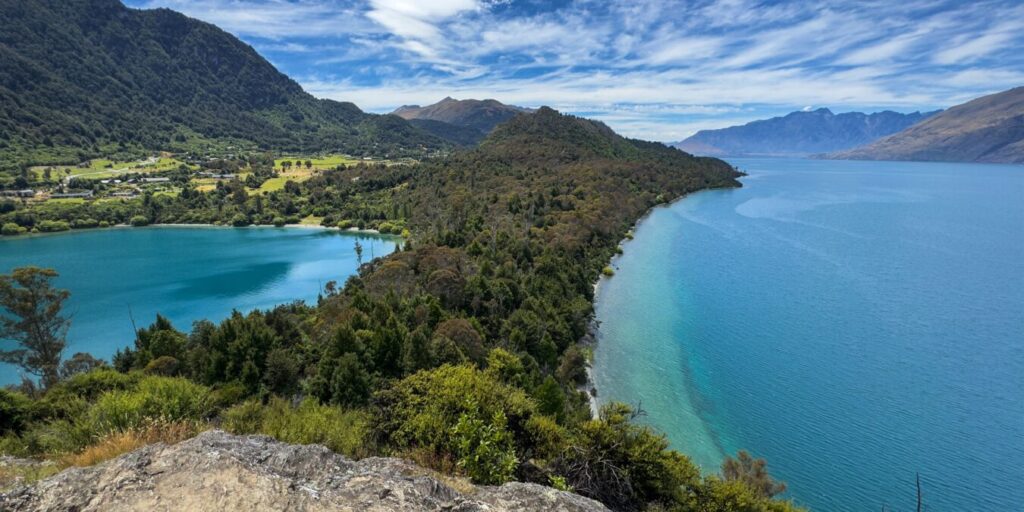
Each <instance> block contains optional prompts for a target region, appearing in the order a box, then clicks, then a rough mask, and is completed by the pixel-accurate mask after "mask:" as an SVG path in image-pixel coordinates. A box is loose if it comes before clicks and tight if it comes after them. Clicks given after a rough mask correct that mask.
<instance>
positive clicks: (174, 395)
mask: <svg viewBox="0 0 1024 512" xmlns="http://www.w3.org/2000/svg"><path fill="white" fill-rule="evenodd" d="M210 411H211V400H210V390H209V388H207V387H206V386H202V385H200V384H195V383H193V382H191V381H188V380H185V379H180V378H171V377H157V376H151V377H146V378H144V379H142V380H141V381H140V382H139V384H138V387H137V388H136V389H135V390H132V391H115V392H111V393H107V394H104V395H103V396H101V397H100V398H99V400H97V401H96V403H95V404H93V406H92V407H91V408H90V409H89V412H88V414H87V418H86V421H87V427H88V429H89V430H90V431H91V432H92V433H94V434H96V435H105V434H109V433H111V432H123V431H127V430H130V429H133V428H139V427H142V426H144V425H147V424H149V423H151V422H154V421H166V422H174V421H187V420H199V419H202V418H204V417H205V416H207V415H208V414H209V413H210Z"/></svg>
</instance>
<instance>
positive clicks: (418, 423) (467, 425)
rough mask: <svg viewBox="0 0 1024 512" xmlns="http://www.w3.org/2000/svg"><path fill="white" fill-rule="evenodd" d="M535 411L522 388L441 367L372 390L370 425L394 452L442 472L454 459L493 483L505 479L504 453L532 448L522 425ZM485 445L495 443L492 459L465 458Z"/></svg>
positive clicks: (477, 373)
mask: <svg viewBox="0 0 1024 512" xmlns="http://www.w3.org/2000/svg"><path fill="white" fill-rule="evenodd" d="M534 413H535V406H534V404H533V402H532V401H530V400H529V399H528V398H527V397H526V395H525V394H524V393H523V392H522V391H521V390H519V389H515V388H512V387H509V386H507V385H505V384H503V383H501V382H500V381H499V380H497V379H496V378H495V377H494V376H493V375H492V374H488V373H485V372H482V371H480V370H477V369H476V368H474V367H471V366H449V365H445V366H442V367H440V368H437V369H434V370H425V371H421V372H419V373H416V374H414V375H412V376H410V377H406V378H405V379H403V380H401V381H399V382H397V383H396V384H394V385H393V386H392V387H391V388H389V389H386V390H383V391H381V392H379V393H377V395H376V396H375V397H374V403H373V428H374V435H375V436H376V439H377V441H378V442H380V444H382V445H385V446H390V447H392V448H393V449H395V450H396V451H398V452H405V451H416V452H418V453H417V460H418V461H421V462H424V463H426V464H430V465H431V466H432V467H434V468H435V469H438V470H445V469H446V468H445V467H444V466H445V461H447V460H455V461H457V463H459V464H460V465H461V466H462V467H463V469H464V471H466V472H467V473H468V474H469V476H471V477H474V478H477V477H479V478H480V480H481V481H493V480H494V479H495V478H497V479H500V478H507V472H505V470H504V469H503V468H504V467H505V466H506V465H507V461H508V460H509V455H511V456H512V458H515V456H516V454H527V453H530V451H531V450H532V447H533V445H534V440H533V439H532V437H531V435H530V432H529V431H528V430H527V428H526V423H527V422H528V421H529V419H530V418H531V417H532V416H533V415H534ZM453 433H454V435H453ZM487 443H492V444H496V446H488V447H487V448H486V450H489V451H488V453H489V456H493V457H494V460H487V461H484V460H480V461H472V462H470V461H467V460H466V457H467V456H469V455H470V452H471V451H472V450H473V448H474V447H475V448H476V449H481V445H482V444H487ZM506 443H508V444H506ZM424 450H426V451H429V452H431V453H432V454H433V456H432V457H428V456H426V455H427V454H424V453H422V452H423V451H424ZM518 458H519V459H520V460H525V458H524V457H518ZM513 464H514V463H513ZM473 472H476V475H473V474H471V473H473Z"/></svg>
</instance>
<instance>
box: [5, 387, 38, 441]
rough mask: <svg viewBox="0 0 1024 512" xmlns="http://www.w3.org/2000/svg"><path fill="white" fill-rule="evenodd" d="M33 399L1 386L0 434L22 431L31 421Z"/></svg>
mask: <svg viewBox="0 0 1024 512" xmlns="http://www.w3.org/2000/svg"><path fill="white" fill-rule="evenodd" d="M31 411H32V400H30V399H29V398H28V397H27V396H25V395H23V394H21V393H18V392H15V391H8V390H6V389H2V388H0V435H2V434H5V433H8V432H13V433H15V434H16V433H18V432H21V431H22V430H23V429H24V428H25V425H26V424H27V423H28V422H29V419H30V417H31Z"/></svg>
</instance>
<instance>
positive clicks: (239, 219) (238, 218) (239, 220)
mask: <svg viewBox="0 0 1024 512" xmlns="http://www.w3.org/2000/svg"><path fill="white" fill-rule="evenodd" d="M249 224H251V222H250V221H249V217H246V216H245V215H243V214H241V213H238V214H235V216H234V217H231V225H232V226H234V227H236V228H240V227H243V226H248V225H249Z"/></svg>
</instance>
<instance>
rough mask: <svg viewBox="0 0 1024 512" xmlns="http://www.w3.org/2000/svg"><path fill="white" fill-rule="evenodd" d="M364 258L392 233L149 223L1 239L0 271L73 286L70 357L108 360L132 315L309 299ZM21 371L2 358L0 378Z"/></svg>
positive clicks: (127, 339) (389, 246)
mask: <svg viewBox="0 0 1024 512" xmlns="http://www.w3.org/2000/svg"><path fill="white" fill-rule="evenodd" d="M357 241H358V242H359V243H360V244H361V245H362V246H363V261H368V260H369V259H370V258H371V257H373V256H382V255H385V254H389V253H391V252H393V251H394V250H395V246H396V244H397V243H398V242H399V239H398V238H394V237H386V236H375V235H368V234H361V233H360V234H356V233H343V232H339V231H337V230H326V229H301V228H218V227H152V228H115V229H101V230H89V231H82V232H73V233H61V234H56V235H43V236H28V237H16V238H5V239H0V272H2V273H8V272H10V271H11V269H13V268H15V267H18V266H23V265H36V266H40V267H51V268H54V269H56V270H57V271H58V272H59V273H60V277H59V278H58V280H57V283H56V284H57V286H59V287H61V288H66V289H68V290H70V291H71V298H70V299H69V301H68V302H67V305H66V311H67V312H69V313H70V314H71V316H72V323H71V329H70V330H69V332H68V340H69V342H70V345H69V347H68V355H70V354H72V353H74V352H89V353H91V354H93V355H95V356H98V357H102V358H107V359H109V358H110V356H111V355H113V354H114V352H115V351H116V350H117V349H120V348H122V347H125V346H128V345H131V344H132V342H133V338H134V337H133V334H132V332H133V331H132V319H131V317H130V316H129V310H130V311H131V316H133V317H134V318H135V322H136V324H137V325H138V326H139V327H144V326H148V325H149V324H150V323H152V322H153V320H154V318H156V314H157V313H160V314H162V315H164V316H166V317H168V318H170V319H171V321H172V322H173V323H174V325H175V327H177V328H178V329H180V330H183V331H186V332H188V331H189V330H190V329H191V324H192V322H194V321H196V320H201V319H204V318H206V319H210V320H213V321H219V320H221V319H224V318H226V317H227V316H228V315H230V314H231V310H232V309H237V310H239V311H242V312H248V311H249V310H251V309H253V308H270V307H272V306H275V305H277V304H283V303H288V302H292V301H295V300H305V301H313V302H315V301H316V298H317V295H318V292H319V291H320V290H322V289H323V286H324V285H325V284H326V283H327V282H328V281H331V280H334V281H337V282H338V284H339V285H342V284H344V282H345V280H346V279H347V278H348V276H350V275H352V274H354V273H355V271H356V267H357V265H358V261H357V258H356V253H355V243H356V242H357ZM18 379H19V376H18V373H17V371H16V370H15V369H14V368H13V367H11V366H7V365H0V384H7V383H11V382H15V381H17V380H18Z"/></svg>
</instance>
